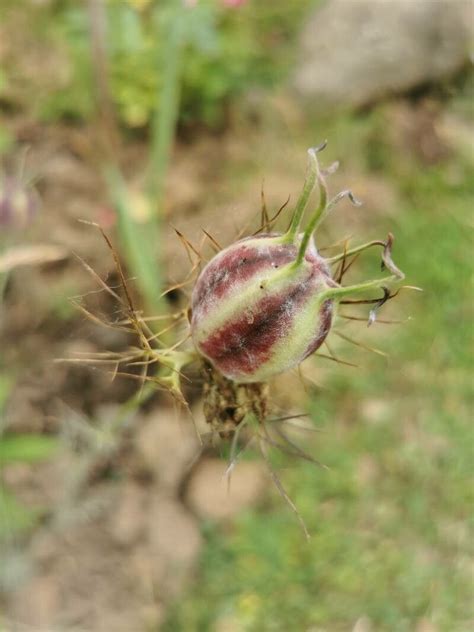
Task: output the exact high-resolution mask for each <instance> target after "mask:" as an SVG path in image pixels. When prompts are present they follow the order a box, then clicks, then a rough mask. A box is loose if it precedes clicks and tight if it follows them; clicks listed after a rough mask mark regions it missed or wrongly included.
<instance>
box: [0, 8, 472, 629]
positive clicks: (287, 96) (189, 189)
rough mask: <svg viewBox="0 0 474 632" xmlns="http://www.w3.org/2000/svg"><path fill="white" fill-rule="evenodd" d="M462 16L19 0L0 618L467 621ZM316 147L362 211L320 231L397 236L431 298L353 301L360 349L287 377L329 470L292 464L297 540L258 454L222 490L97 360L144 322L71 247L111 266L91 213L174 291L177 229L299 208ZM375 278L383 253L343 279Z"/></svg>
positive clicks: (336, 237)
mask: <svg viewBox="0 0 474 632" xmlns="http://www.w3.org/2000/svg"><path fill="white" fill-rule="evenodd" d="M472 36H473V5H472V4H471V2H468V1H466V2H464V0H436V1H435V0H418V1H417V2H413V1H410V0H319V1H318V0H291V1H290V0H273V1H272V2H258V1H257V0H183V1H182V2H178V1H171V0H170V1H165V0H161V1H158V0H157V1H155V0H89V1H86V0H84V1H80V0H2V2H1V4H0V62H1V69H0V157H1V167H2V173H1V190H0V432H1V433H2V436H1V437H0V476H1V479H0V630H2V632H3V631H5V632H11V631H17V630H18V631H24V630H25V631H26V630H34V631H40V630H44V631H46V630H48V631H54V632H59V631H61V632H73V631H79V630H80V631H81V632H85V631H87V632H89V631H90V632H96V631H97V632H99V631H100V632H110V631H112V630H114V631H123V632H141V631H158V630H163V631H166V632H171V631H194V630H196V631H197V630H199V631H203V632H204V631H208V630H209V631H216V632H240V631H255V632H257V631H267V630H268V631H280V630H281V631H283V630H285V631H286V630H302V631H306V632H316V631H318V632H319V631H320V632H322V631H327V632H333V631H334V632H339V631H341V632H342V631H348V630H352V631H354V632H375V631H397V632H398V631H407V632H408V631H413V630H414V631H416V632H440V631H447V632H448V631H449V632H467V631H468V630H472V629H473V627H474V613H473V608H472V601H473V600H472V597H473V566H472V562H473V558H472V543H473V541H474V540H473V537H472V536H473V533H472V508H473V504H472V502H473V487H472V464H473V446H474V441H473V439H474V437H473V434H472V429H471V425H470V422H471V419H470V417H472V415H470V413H472V381H471V377H470V374H469V369H470V368H472V364H471V356H470V344H471V343H472V325H471V322H472V320H471V319H472V294H471V293H470V291H469V290H470V279H471V264H472V249H471V248H472V246H471V236H470V230H471V228H472V215H471V214H470V211H471V210H472V203H473V188H474V187H473V177H472V176H473V166H474V153H473V139H474V137H473V130H474V118H473V90H472V89H473V79H472V65H471V64H472ZM324 139H327V140H328V147H327V149H326V150H325V152H324V154H322V155H321V156H322V160H323V161H324V163H325V164H327V165H329V164H330V163H331V162H332V161H333V160H336V159H338V160H340V162H341V166H340V168H339V171H338V173H337V174H335V175H334V176H332V177H331V178H330V181H329V187H330V190H331V191H332V192H333V193H334V194H335V193H337V192H338V191H339V190H341V189H344V188H351V189H352V190H353V191H354V194H355V195H356V196H357V197H358V198H360V199H361V200H362V201H363V203H364V205H363V206H362V207H361V208H357V209H356V208H354V207H352V206H351V205H350V204H348V203H346V202H344V203H342V204H341V205H340V206H339V207H338V208H337V210H336V211H335V212H334V213H333V214H332V216H331V217H330V218H329V219H328V220H327V221H326V223H325V226H324V228H323V229H322V230H321V232H320V234H319V237H318V246H320V247H329V246H331V245H332V244H335V243H339V244H343V243H344V240H345V239H348V238H351V239H352V242H351V243H353V244H356V243H361V242H365V241H369V240H371V239H384V238H385V236H386V235H387V233H388V232H389V231H391V232H393V233H394V235H395V246H394V259H395V261H396V263H397V265H399V266H400V268H401V269H402V270H403V271H404V272H405V273H406V276H407V283H408V284H410V285H413V286H418V287H421V288H423V292H422V293H419V292H414V291H408V290H406V291H402V292H401V293H400V295H399V296H398V297H397V298H396V299H394V300H393V301H391V302H390V303H389V304H387V305H386V306H384V308H383V309H382V310H381V312H380V315H379V321H378V322H376V323H375V324H373V326H372V327H370V328H369V329H368V328H367V324H366V323H367V318H368V312H369V309H370V306H368V305H351V306H349V305H348V306H345V307H346V308H347V309H345V310H344V313H345V315H349V316H351V317H354V318H356V319H357V318H360V319H361V320H360V321H359V320H344V321H343V322H342V323H341V332H342V333H343V335H344V336H345V338H340V337H336V336H331V338H330V340H329V345H330V350H331V351H330V354H331V355H332V354H334V355H335V356H337V358H339V359H340V360H341V362H339V363H338V362H334V361H331V359H329V360H327V359H325V358H322V357H312V358H310V359H308V360H307V361H306V362H305V363H304V365H303V370H302V373H303V376H304V377H303V378H301V376H299V375H298V374H297V373H295V374H290V375H286V376H284V377H283V378H281V379H277V380H276V383H275V384H273V385H272V406H273V407H274V410H275V411H284V412H283V414H297V413H308V415H309V418H308V419H306V420H305V422H304V423H305V428H299V429H298V428H293V429H292V431H291V432H292V434H291V436H292V438H293V439H294V441H295V442H297V443H299V444H300V445H304V446H305V449H306V450H307V451H309V452H310V453H311V454H312V455H314V457H315V458H317V459H318V460H319V461H321V462H323V463H324V464H325V465H326V466H327V468H328V469H321V468H317V467H315V466H314V465H313V464H312V463H309V462H306V461H304V460H301V459H297V458H295V457H292V456H289V455H285V454H281V453H278V452H275V454H273V455H272V461H273V462H274V464H275V467H276V468H277V469H278V472H279V476H280V478H281V480H282V482H283V484H284V485H285V487H286V489H287V491H288V493H289V495H290V497H291V498H292V500H293V501H294V503H295V504H296V506H297V507H298V509H299V511H300V513H301V516H302V517H303V519H304V520H305V522H306V524H307V526H308V529H309V531H310V533H311V536H312V537H311V539H310V541H309V542H307V541H306V540H305V538H304V535H303V533H302V531H301V530H300V528H299V525H298V523H297V521H296V520H295V517H294V515H293V514H292V513H291V511H290V510H289V508H288V506H287V505H286V504H285V503H284V501H283V500H282V499H281V497H280V496H279V495H278V492H277V490H276V489H275V487H274V485H273V484H272V482H271V480H270V478H269V476H268V473H267V471H266V469H265V466H264V463H262V459H261V457H260V456H259V454H258V453H257V452H255V453H254V452H252V450H248V451H247V452H246V453H245V455H244V457H243V459H242V460H241V461H240V462H239V463H238V465H237V467H236V468H235V471H234V474H233V479H232V485H231V489H230V492H229V493H227V490H226V484H225V481H224V480H223V478H224V472H225V468H226V455H227V454H228V446H227V445H225V443H223V444H222V445H220V446H218V447H217V448H211V447H204V449H203V448H201V447H200V446H199V442H198V440H197V438H196V432H195V429H194V427H193V423H192V422H191V419H190V416H189V415H188V414H186V413H185V412H183V411H179V410H178V408H177V407H176V406H174V405H173V400H172V398H170V397H169V396H167V395H166V394H165V393H162V392H160V391H158V390H154V389H149V390H148V391H147V392H146V396H145V394H144V393H143V392H142V393H141V395H140V393H139V383H137V381H136V380H133V379H127V378H124V377H121V376H120V375H117V376H115V379H113V378H114V376H113V375H111V372H110V371H108V370H107V368H110V367H107V366H106V367H104V366H101V364H100V362H96V363H94V364H93V365H90V364H87V363H86V362H84V359H87V358H88V357H91V356H92V355H93V354H95V353H99V354H100V353H105V352H106V351H112V352H116V353H123V352H124V351H126V350H127V348H128V347H129V346H130V344H133V339H131V337H130V335H129V333H127V332H126V331H125V332H124V331H122V330H121V329H120V328H119V327H116V326H112V327H104V326H102V325H101V321H108V322H112V321H114V322H118V321H119V320H120V318H121V313H120V311H119V310H118V306H117V304H116V302H115V301H114V300H113V298H112V297H111V296H110V295H109V294H107V293H106V292H104V291H100V290H101V289H102V288H101V286H100V284H99V283H98V282H97V278H95V277H94V274H91V273H90V270H88V269H87V268H86V266H85V265H84V264H83V263H82V262H81V260H84V261H85V262H87V264H88V265H89V266H90V267H91V268H92V269H93V271H94V273H95V274H97V275H98V276H100V278H102V279H105V280H107V282H108V283H109V284H110V285H111V286H112V287H118V286H119V277H118V274H117V270H116V267H115V265H114V260H113V257H112V254H111V252H110V250H109V248H108V247H107V245H106V243H105V242H104V240H103V238H102V236H101V235H100V233H99V232H98V230H97V229H96V228H94V227H93V226H91V225H89V224H87V223H84V222H81V221H79V220H85V221H86V222H96V223H99V224H100V225H101V226H102V227H103V228H104V229H105V230H106V231H107V234H108V235H109V236H110V238H111V239H112V242H113V244H114V247H115V248H116V250H117V252H118V253H119V254H120V257H121V259H122V261H123V265H124V269H125V274H126V276H127V278H129V279H130V281H129V285H130V292H131V293H132V294H133V297H134V301H135V302H136V305H137V306H139V307H140V308H142V309H143V310H144V312H145V313H146V314H147V315H150V316H151V315H160V314H161V315H163V314H166V313H168V312H170V311H176V310H179V309H181V308H183V306H185V305H186V300H187V298H186V297H187V296H189V290H190V286H185V287H183V288H182V289H178V290H175V291H173V292H171V293H169V294H168V295H167V296H166V298H162V297H160V291H159V288H160V287H161V288H163V287H168V286H170V285H173V284H176V283H179V282H180V281H182V280H184V279H186V277H187V275H188V273H189V269H190V263H189V261H188V258H187V255H186V250H185V249H184V248H183V246H182V243H181V241H180V239H178V238H177V236H176V233H175V231H174V229H173V227H174V228H176V229H177V230H179V231H180V232H181V233H182V234H184V235H185V236H186V238H187V239H189V240H190V241H191V242H192V243H193V244H195V245H196V247H197V248H198V247H201V246H199V244H202V243H203V241H202V238H203V232H202V229H204V230H206V231H208V232H210V233H211V234H212V237H213V238H214V239H215V241H216V242H218V243H219V244H222V245H226V244H229V243H232V241H234V240H235V239H236V238H237V235H238V234H240V231H246V234H248V233H249V232H250V231H252V230H254V229H255V227H257V226H258V222H259V217H260V207H261V201H260V196H261V190H262V188H263V190H264V193H265V199H266V204H267V207H268V209H269V212H270V213H271V214H274V213H275V212H276V211H277V210H278V209H279V208H280V207H281V206H282V205H283V204H284V203H285V201H287V199H288V196H291V199H290V203H289V206H288V207H287V209H285V210H284V211H283V212H282V214H281V216H280V220H279V221H280V223H279V225H278V226H279V228H280V229H284V227H285V226H286V225H287V223H288V220H289V217H290V215H289V213H290V211H291V208H292V204H294V202H295V200H296V197H297V195H298V193H299V191H300V188H301V185H302V183H303V179H304V175H305V169H306V149H307V148H308V147H310V146H314V145H316V144H318V143H320V142H321V141H323V140H324ZM211 246H212V244H211V243H210V241H209V240H207V241H206V243H205V244H204V245H202V248H203V252H205V253H207V256H210V255H211V254H212V249H211ZM78 258H80V259H78ZM379 273H380V269H379V259H378V255H377V253H372V252H369V253H367V254H364V255H363V256H362V257H361V258H360V259H359V260H358V261H357V263H356V265H354V266H353V267H352V268H351V271H350V273H348V279H353V280H354V281H355V280H356V279H366V278H372V277H373V276H376V275H377V274H379ZM118 291H120V290H118ZM74 297H76V298H75V299H74V300H73V301H71V298H74ZM77 297H83V298H80V299H79V298H77ZM74 302H80V303H81V305H83V306H85V307H86V308H87V310H88V312H89V313H85V312H84V311H82V312H81V311H80V310H78V309H77V308H76V307H75V305H74ZM341 311H343V310H341ZM90 314H92V316H93V317H95V319H94V318H93V317H91V316H90ZM382 321H389V322H382ZM347 338H350V339H355V340H357V341H358V343H359V345H358V346H356V345H354V344H352V343H350V342H349V340H347ZM369 348H375V349H377V350H378V351H379V352H378V353H372V352H370V350H369ZM71 358H76V359H77V358H78V359H81V358H82V360H81V361H80V362H59V361H58V360H60V359H69V360H70V359H71ZM186 388H187V392H186V396H187V399H188V401H189V402H190V406H191V409H192V411H193V416H194V418H195V422H196V424H197V426H198V428H199V429H200V431H202V432H204V433H205V432H206V428H205V427H204V426H203V422H202V412H201V409H202V401H201V396H200V393H199V388H196V387H193V385H190V386H189V387H186ZM188 391H189V392H188ZM137 393H138V394H137ZM306 424H309V429H306Z"/></svg>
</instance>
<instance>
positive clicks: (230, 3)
mask: <svg viewBox="0 0 474 632" xmlns="http://www.w3.org/2000/svg"><path fill="white" fill-rule="evenodd" d="M246 2H247V0H222V3H223V4H224V5H225V6H226V7H230V8H233V9H235V8H237V7H240V6H242V5H243V4H245V3H246Z"/></svg>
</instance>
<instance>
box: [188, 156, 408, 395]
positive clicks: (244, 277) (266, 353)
mask: <svg viewBox="0 0 474 632" xmlns="http://www.w3.org/2000/svg"><path fill="white" fill-rule="evenodd" d="M324 146H325V145H323V146H321V147H318V148H316V149H310V150H308V154H309V159H310V167H309V171H308V175H307V178H306V181H305V185H304V187H303V191H302V193H301V196H300V198H299V200H298V203H297V206H296V208H295V211H294V214H293V218H292V222H291V225H290V228H289V229H288V231H287V232H286V233H284V234H275V233H273V234H261V235H257V236H253V237H249V238H245V239H241V240H239V241H237V242H236V243H234V244H232V245H230V246H228V247H227V248H225V249H224V250H222V251H221V252H219V253H218V254H217V255H216V256H215V257H214V258H213V259H211V261H210V262H209V263H208V264H207V265H206V267H205V268H204V269H203V271H202V272H201V274H200V276H199V278H198V280H197V282H196V285H195V287H194V290H193V295H192V320H191V332H192V336H193V340H194V344H195V346H196V348H197V350H198V351H199V353H200V354H201V355H202V356H204V357H205V358H206V359H207V360H209V361H210V362H211V364H212V365H213V366H214V368H215V369H217V370H218V371H220V372H221V373H222V374H223V375H224V376H225V377H227V378H229V379H231V380H233V381H235V382H239V383H246V382H247V383H248V382H262V381H266V380H267V379H268V378H270V377H272V376H274V375H277V374H279V373H283V372H284V371H287V370H289V369H291V368H293V367H295V366H297V365H298V364H300V363H301V362H302V361H303V360H304V359H305V358H307V357H308V356H309V355H311V354H312V353H313V352H314V351H316V349H318V348H319V347H320V346H321V344H322V343H323V342H324V340H325V339H326V337H327V335H328V334H329V332H330V330H331V325H332V323H333V320H334V315H335V309H336V305H337V302H338V301H339V300H340V299H342V298H343V297H346V296H348V295H350V294H358V293H361V292H365V291H367V290H371V289H375V288H381V287H386V286H387V284H390V283H392V282H393V281H394V280H396V278H397V277H396V275H393V276H390V277H388V278H387V277H386V278H385V279H379V280H375V281H369V282H367V283H362V284H360V285H355V286H349V287H342V286H340V285H339V283H337V282H336V281H335V280H334V279H333V278H332V277H331V272H330V264H331V263H332V262H333V259H334V258H333V259H332V260H331V259H329V260H326V259H324V258H323V257H322V256H321V255H320V254H319V253H318V250H317V248H316V246H315V243H314V239H313V233H314V231H315V230H316V228H317V226H318V225H319V223H320V222H321V220H322V219H323V218H324V217H325V216H326V214H327V213H328V212H329V211H330V210H331V208H332V207H333V206H334V205H335V204H336V203H337V202H338V201H339V200H340V199H341V198H342V197H344V196H348V197H349V198H350V199H351V201H352V202H353V203H355V204H359V203H358V202H357V201H356V200H355V199H354V198H353V196H352V194H351V192H350V191H343V192H342V193H340V194H339V195H337V196H336V197H335V198H334V199H333V200H331V201H329V202H328V201H327V189H326V184H325V179H324V174H323V173H322V172H321V170H320V168H319V162H318V159H317V152H318V151H320V150H321V149H323V148H324ZM316 183H317V184H318V186H319V192H320V199H319V205H318V208H317V209H316V211H315V213H314V214H313V216H312V217H311V218H310V220H309V223H308V225H307V227H306V229H305V230H304V232H300V230H299V229H300V224H301V221H302V218H303V214H304V210H305V207H306V204H307V202H308V199H309V196H310V194H311V191H312V190H313V188H314V186H315V184H316Z"/></svg>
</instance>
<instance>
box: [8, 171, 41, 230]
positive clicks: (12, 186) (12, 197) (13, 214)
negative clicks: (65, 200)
mask: <svg viewBox="0 0 474 632" xmlns="http://www.w3.org/2000/svg"><path fill="white" fill-rule="evenodd" d="M38 207H39V202H38V196H37V194H36V191H35V190H34V189H33V188H31V187H28V186H27V185H25V184H23V183H22V182H21V180H20V179H19V178H16V177H13V176H6V175H0V228H1V229H2V232H3V231H6V230H8V231H21V230H23V229H25V228H26V227H27V226H28V225H29V224H30V222H31V221H32V220H33V218H34V217H35V215H36V213H37V211H38Z"/></svg>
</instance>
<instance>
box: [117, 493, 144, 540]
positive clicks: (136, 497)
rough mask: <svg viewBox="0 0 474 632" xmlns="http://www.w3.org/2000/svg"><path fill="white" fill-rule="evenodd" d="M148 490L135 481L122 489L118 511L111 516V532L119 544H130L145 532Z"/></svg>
mask: <svg viewBox="0 0 474 632" xmlns="http://www.w3.org/2000/svg"><path fill="white" fill-rule="evenodd" d="M147 496H148V495H147V492H146V490H145V489H143V487H141V486H140V485H137V484H135V483H127V484H126V485H124V487H123V489H122V490H121V494H120V499H119V501H118V506H117V509H116V511H115V512H114V513H113V514H112V516H111V527H110V529H111V533H112V535H113V537H114V539H115V540H116V542H118V543H119V544H122V545H129V544H132V543H133V542H136V541H137V540H138V539H139V538H140V536H141V535H142V534H143V532H144V529H145V525H146V514H147Z"/></svg>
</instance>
